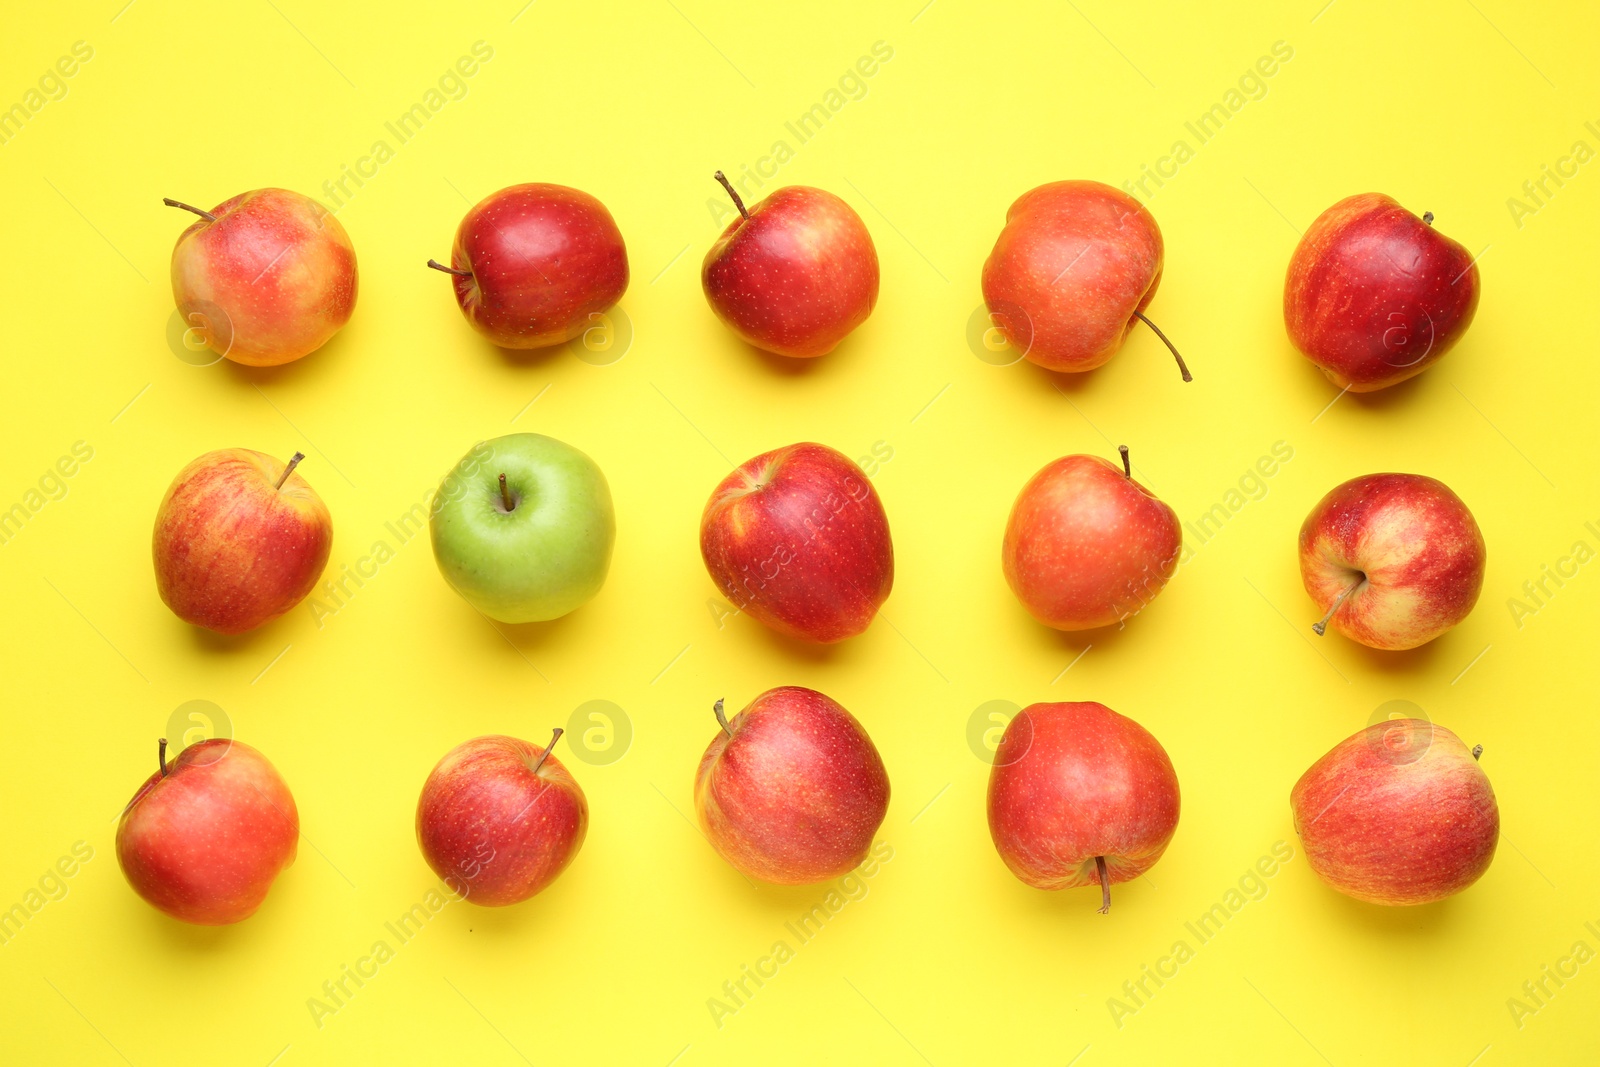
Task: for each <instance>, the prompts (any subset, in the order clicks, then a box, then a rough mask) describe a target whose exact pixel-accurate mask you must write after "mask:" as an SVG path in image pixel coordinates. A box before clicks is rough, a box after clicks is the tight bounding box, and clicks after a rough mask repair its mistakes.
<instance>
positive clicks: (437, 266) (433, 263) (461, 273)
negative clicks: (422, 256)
mask: <svg viewBox="0 0 1600 1067" xmlns="http://www.w3.org/2000/svg"><path fill="white" fill-rule="evenodd" d="M428 266H430V267H432V268H433V269H434V270H442V271H444V272H445V273H446V274H454V275H455V276H456V277H457V278H470V277H472V272H471V271H470V270H462V269H461V268H460V267H447V266H445V265H444V264H443V263H440V262H439V261H438V260H437V259H430V260H428Z"/></svg>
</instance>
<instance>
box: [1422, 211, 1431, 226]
mask: <svg viewBox="0 0 1600 1067" xmlns="http://www.w3.org/2000/svg"><path fill="white" fill-rule="evenodd" d="M1422 221H1423V222H1425V223H1427V224H1428V225H1429V226H1432V225H1433V212H1431V211H1424V212H1423V213H1422Z"/></svg>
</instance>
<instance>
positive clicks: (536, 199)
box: [450, 182, 628, 348]
mask: <svg viewBox="0 0 1600 1067" xmlns="http://www.w3.org/2000/svg"><path fill="white" fill-rule="evenodd" d="M450 265H451V266H453V267H455V268H456V269H457V270H466V271H471V272H472V274H471V277H461V276H456V277H454V278H452V279H451V280H452V281H453V282H454V283H455V294H456V302H457V303H459V304H460V305H461V313H462V314H463V315H465V316H466V317H467V321H468V322H470V323H471V324H472V328H473V329H475V330H477V331H478V332H479V333H481V334H482V335H483V336H485V337H487V338H488V339H489V340H491V341H493V342H494V343H495V344H497V345H499V346H500V347H501V348H546V347H548V346H550V345H558V344H561V343H562V342H563V341H570V340H572V338H574V337H577V336H578V335H579V334H581V333H582V332H583V331H584V330H586V329H588V328H589V327H591V326H593V325H594V323H595V321H596V318H597V317H598V316H600V315H602V314H604V313H605V312H606V311H607V310H609V309H610V308H611V307H612V306H613V305H614V304H616V302H617V301H618V300H621V299H622V294H623V293H625V292H626V291H627V289H628V250H627V248H626V247H624V245H623V243H622V231H621V230H619V229H617V223H616V220H614V219H613V218H612V217H611V212H609V211H607V210H606V206H605V205H604V204H602V203H601V202H600V201H599V200H596V199H595V198H594V197H592V196H590V195H589V194H588V193H586V192H583V191H582V190H580V189H570V188H568V187H567V186H565V185H549V184H546V183H544V182H529V183H528V184H525V185H513V186H510V187H509V188H505V189H501V190H500V191H499V192H497V193H493V194H491V195H489V196H487V197H485V198H484V199H483V200H482V201H481V202H479V203H478V204H477V205H476V206H475V207H473V208H472V210H470V211H468V212H467V215H466V218H464V219H462V220H461V225H460V227H459V228H457V230H456V239H455V244H454V246H453V247H452V248H451V250H450Z"/></svg>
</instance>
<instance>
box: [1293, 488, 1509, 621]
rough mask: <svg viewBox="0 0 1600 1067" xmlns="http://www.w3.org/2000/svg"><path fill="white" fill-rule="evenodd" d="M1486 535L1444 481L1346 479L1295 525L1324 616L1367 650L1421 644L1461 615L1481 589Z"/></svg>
mask: <svg viewBox="0 0 1600 1067" xmlns="http://www.w3.org/2000/svg"><path fill="white" fill-rule="evenodd" d="M1484 551H1485V550H1484V544H1483V534H1481V533H1479V532H1478V524H1477V522H1475V521H1474V520H1473V518H1472V512H1470V511H1468V510H1467V505H1465V504H1463V503H1462V502H1461V498H1460V497H1458V496H1456V495H1455V494H1454V493H1452V492H1451V491H1450V487H1449V486H1447V485H1445V484H1444V483H1443V482H1440V481H1436V480H1435V479H1433V478H1428V477H1425V476H1424V475H1421V474H1368V475H1366V476H1365V477H1361V478H1352V479H1350V480H1349V481H1348V482H1345V483H1344V484H1343V485H1340V486H1338V487H1337V488H1335V489H1334V490H1333V491H1332V492H1331V493H1329V494H1328V495H1327V496H1325V497H1323V498H1322V499H1321V500H1320V501H1318V503H1317V506H1316V507H1314V508H1312V509H1311V514H1310V515H1307V516H1306V521H1305V523H1304V524H1303V525H1302V526H1301V527H1300V578H1301V580H1302V581H1303V582H1304V583H1305V587H1306V592H1307V593H1308V594H1309V595H1310V597H1311V599H1312V600H1313V601H1314V602H1315V603H1316V605H1317V609H1318V610H1319V611H1324V612H1326V614H1325V615H1324V616H1323V618H1322V621H1321V622H1319V623H1317V624H1315V625H1314V626H1313V627H1312V629H1313V630H1315V631H1316V632H1317V633H1318V634H1321V633H1322V632H1323V631H1324V630H1325V629H1326V628H1327V626H1328V625H1329V624H1330V623H1331V624H1332V626H1333V628H1334V629H1335V630H1338V631H1339V632H1340V633H1342V634H1344V635H1345V636H1346V637H1348V638H1350V639H1351V640H1352V641H1359V642H1360V643H1361V644H1363V645H1368V646H1370V647H1372V648H1386V649H1405V648H1416V647H1417V646H1418V645H1421V644H1426V643H1427V642H1429V641H1432V640H1433V639H1434V638H1435V637H1438V636H1439V635H1440V634H1442V633H1444V632H1445V631H1446V630H1448V629H1450V627H1452V626H1454V625H1455V624H1456V623H1458V622H1460V621H1461V620H1462V619H1464V618H1466V617H1467V613H1468V612H1469V611H1471V610H1472V606H1473V605H1474V604H1476V603H1477V602H1478V593H1479V591H1480V590H1482V589H1483V566H1484Z"/></svg>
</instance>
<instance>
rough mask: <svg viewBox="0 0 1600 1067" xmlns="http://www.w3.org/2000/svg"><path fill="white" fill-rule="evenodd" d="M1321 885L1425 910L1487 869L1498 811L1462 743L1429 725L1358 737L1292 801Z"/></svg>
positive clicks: (1304, 779) (1381, 729)
mask: <svg viewBox="0 0 1600 1067" xmlns="http://www.w3.org/2000/svg"><path fill="white" fill-rule="evenodd" d="M1289 806H1290V808H1291V809H1292V811H1293V813H1294V828H1295V832H1296V833H1298V834H1299V835H1300V844H1301V847H1302V848H1304V850H1305V854H1306V860H1307V862H1308V863H1310V864H1311V869H1312V870H1313V871H1315V872H1317V876H1318V877H1319V878H1321V879H1322V880H1323V881H1324V882H1326V883H1328V884H1329V885H1330V886H1332V887H1333V888H1335V889H1337V890H1338V891H1339V892H1341V893H1343V894H1345V895H1346V896H1351V897H1354V898H1355V899H1357V900H1365V901H1368V902H1370V903H1373V904H1390V905H1401V904H1427V903H1429V902H1431V901H1435V900H1443V899H1444V898H1445V897H1448V896H1453V895H1455V894H1456V893H1459V892H1461V891H1462V890H1463V889H1465V888H1467V887H1468V886H1469V885H1471V884H1472V883H1473V882H1476V881H1477V880H1478V879H1479V878H1480V877H1482V876H1483V872H1484V871H1486V870H1488V869H1489V864H1490V862H1491V861H1492V860H1493V859H1494V850H1495V845H1496V844H1497V843H1498V841H1499V839H1500V808H1499V806H1498V805H1497V804H1496V802H1495V798H1494V790H1493V789H1492V788H1491V787H1490V786H1489V776H1488V775H1486V774H1484V773H1483V768H1482V767H1481V766H1480V765H1479V764H1478V762H1477V760H1475V759H1474V758H1473V756H1472V752H1471V750H1469V749H1468V748H1467V746H1466V745H1465V744H1463V743H1462V742H1461V739H1460V738H1459V737H1457V736H1456V735H1455V734H1453V733H1451V732H1450V731H1449V730H1446V729H1445V728H1444V727H1442V726H1440V725H1438V724H1437V723H1430V722H1428V721H1427V720H1425V719H1393V720H1390V721H1388V722H1380V723H1375V724H1373V725H1371V726H1368V727H1367V728H1366V729H1364V730H1360V731H1358V732H1357V733H1355V734H1353V735H1352V736H1350V737H1348V738H1346V739H1345V740H1343V741H1341V742H1339V744H1337V745H1335V746H1334V747H1333V750H1332V751H1330V752H1329V753H1328V754H1327V755H1325V756H1323V757H1322V758H1321V759H1319V760H1317V762H1316V763H1314V764H1312V765H1311V768H1310V769H1309V770H1307V771H1306V773H1305V774H1303V775H1301V776H1300V780H1299V781H1298V782H1296V783H1295V786H1294V789H1293V790H1292V791H1291V792H1290V794H1289Z"/></svg>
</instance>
